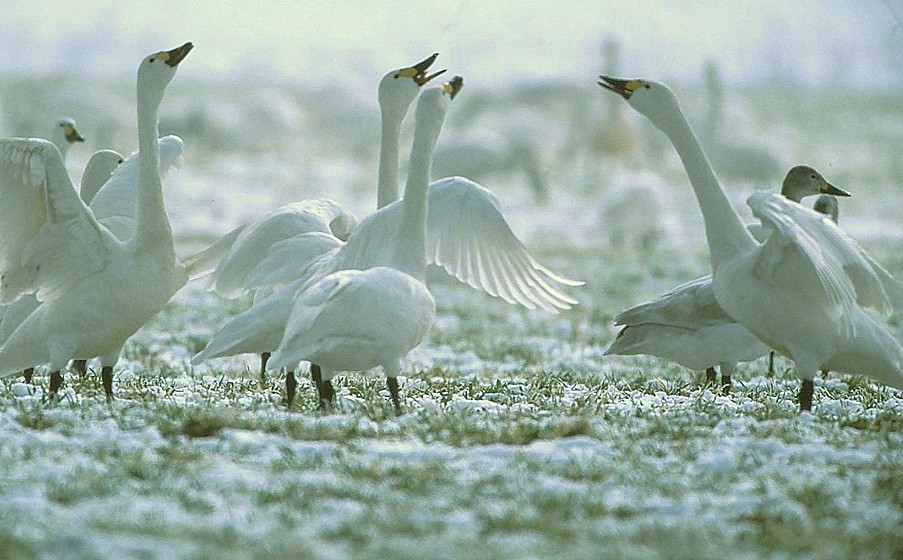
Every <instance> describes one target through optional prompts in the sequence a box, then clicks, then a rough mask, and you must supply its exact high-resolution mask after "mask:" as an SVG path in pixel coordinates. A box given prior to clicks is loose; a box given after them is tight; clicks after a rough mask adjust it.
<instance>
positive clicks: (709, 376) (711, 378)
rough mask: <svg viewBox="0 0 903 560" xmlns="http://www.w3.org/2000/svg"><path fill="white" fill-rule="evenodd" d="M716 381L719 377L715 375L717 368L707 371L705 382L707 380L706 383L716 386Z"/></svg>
mask: <svg viewBox="0 0 903 560" xmlns="http://www.w3.org/2000/svg"><path fill="white" fill-rule="evenodd" d="M716 379H717V376H716V374H715V368H714V367H710V368H709V369H707V370H705V380H706V383H711V384H713V385H714V384H715V380H716Z"/></svg>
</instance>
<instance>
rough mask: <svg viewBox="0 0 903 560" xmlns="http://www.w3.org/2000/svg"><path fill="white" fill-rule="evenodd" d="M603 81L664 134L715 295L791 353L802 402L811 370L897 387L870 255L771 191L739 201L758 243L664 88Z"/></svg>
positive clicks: (883, 296) (895, 358) (894, 355)
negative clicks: (681, 172) (688, 190)
mask: <svg viewBox="0 0 903 560" xmlns="http://www.w3.org/2000/svg"><path fill="white" fill-rule="evenodd" d="M600 84H601V85H603V86H604V87H606V88H607V89H610V90H612V91H614V92H616V93H618V94H620V95H622V96H623V97H624V98H625V99H627V100H628V103H629V104H630V105H631V106H632V107H633V108H634V109H636V110H637V111H638V112H640V113H641V114H643V115H645V116H646V117H647V118H649V119H650V121H651V122H652V123H653V124H654V125H655V126H656V127H657V128H659V129H660V130H661V131H662V132H664V133H665V135H666V136H668V138H669V139H670V140H671V142H672V144H673V145H674V147H675V149H676V150H677V152H678V155H679V156H680V158H681V160H682V161H683V163H684V168H685V169H686V171H687V174H688V176H689V178H690V183H691V185H692V186H693V190H694V192H695V194H696V198H697V201H698V203H699V206H700V209H701V211H702V214H703V220H704V223H705V229H706V239H707V241H708V244H709V252H710V257H711V262H712V270H713V281H712V286H713V289H714V293H715V298H716V300H717V301H718V304H719V305H721V307H722V308H723V309H724V310H725V311H726V312H727V313H728V314H729V315H730V316H731V317H733V318H734V319H736V320H737V321H738V322H739V323H740V324H742V325H743V326H744V327H746V328H747V329H748V330H749V331H750V332H751V333H753V335H755V336H756V337H757V338H758V339H759V340H761V341H762V342H764V343H765V344H766V345H768V346H770V347H772V348H774V349H776V350H778V351H779V352H781V353H783V354H784V355H786V356H788V357H789V358H790V359H792V360H793V361H794V364H795V365H796V370H797V375H798V376H799V377H800V378H802V379H803V386H802V390H801V392H800V399H799V400H800V408H801V409H803V410H808V409H810V408H811V406H812V379H813V378H814V376H815V374H816V373H817V372H818V370H819V369H822V368H824V369H830V370H835V371H841V372H846V373H852V374H857V375H866V376H869V377H872V378H874V379H877V380H878V381H880V382H882V383H885V384H887V385H891V386H894V387H898V388H901V387H903V348H901V346H900V344H899V343H898V342H897V341H896V339H895V337H894V335H893V333H892V332H891V330H890V328H889V327H888V326H887V324H886V322H885V319H886V317H887V316H888V315H889V313H890V312H891V311H892V308H893V306H892V303H891V302H890V301H889V299H888V297H887V293H886V291H885V289H884V287H883V286H882V283H881V281H880V279H879V276H878V274H877V273H876V272H875V270H874V268H873V266H872V262H873V261H871V260H870V259H868V258H866V257H865V256H864V252H863V251H862V249H861V248H859V247H858V245H857V244H856V243H855V242H854V241H853V240H852V239H850V238H849V237H848V236H846V235H845V234H844V233H843V232H842V231H841V230H840V229H838V228H837V226H836V225H835V224H833V223H832V222H831V221H830V220H828V219H827V218H825V216H823V215H821V214H819V213H817V212H815V211H813V210H811V209H809V208H805V207H803V206H801V205H800V204H798V203H796V202H793V201H790V200H787V199H786V198H785V197H784V196H782V195H780V194H778V193H769V192H764V191H763V192H757V193H755V194H753V195H752V196H750V197H749V198H748V200H747V204H748V205H749V207H750V208H751V209H752V211H753V214H754V215H755V216H756V217H757V218H758V219H759V220H760V221H761V222H762V224H763V225H765V226H766V227H768V228H769V229H770V230H771V232H770V235H769V237H768V240H767V241H766V242H765V243H763V244H761V245H760V244H758V243H757V242H756V241H755V240H754V239H753V237H752V236H751V235H750V234H749V232H748V231H747V230H746V228H745V227H744V226H743V224H742V222H741V221H740V217H739V216H738V215H737V213H736V212H735V211H734V209H733V208H732V207H731V206H730V203H729V201H728V199H727V196H726V195H725V193H724V190H723V189H722V187H721V185H720V183H719V182H718V180H717V178H716V177H715V174H714V172H713V171H712V169H711V167H710V166H709V164H708V161H707V160H706V157H705V155H704V153H703V151H702V148H701V147H700V146H699V144H698V142H697V141H696V138H695V136H694V135H693V132H692V131H691V129H690V127H689V124H688V123H687V121H686V119H685V118H684V116H683V114H682V112H681V110H680V106H679V104H678V102H677V99H676V98H675V97H674V95H673V93H671V91H670V90H669V89H668V88H667V87H665V86H663V85H661V84H658V83H655V82H651V81H647V80H619V79H614V78H609V77H606V76H603V77H602V82H600Z"/></svg>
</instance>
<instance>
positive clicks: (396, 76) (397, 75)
mask: <svg viewBox="0 0 903 560" xmlns="http://www.w3.org/2000/svg"><path fill="white" fill-rule="evenodd" d="M399 76H401V74H399V73H398V72H396V73H395V75H394V76H392V77H393V78H395V79H396V80H397V79H398V77H399Z"/></svg>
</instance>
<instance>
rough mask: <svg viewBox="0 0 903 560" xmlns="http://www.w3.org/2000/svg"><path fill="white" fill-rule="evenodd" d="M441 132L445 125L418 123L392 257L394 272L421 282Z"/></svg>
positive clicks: (424, 265) (423, 272)
mask: <svg viewBox="0 0 903 560" xmlns="http://www.w3.org/2000/svg"><path fill="white" fill-rule="evenodd" d="M418 117H420V115H419V114H418ZM441 130H442V127H441V125H440V126H435V125H434V124H433V123H430V122H428V118H418V120H417V124H416V126H415V129H414V142H413V146H412V147H411V160H410V162H409V164H408V179H407V182H406V183H405V188H404V198H403V199H402V206H401V208H402V209H401V220H400V221H399V224H398V231H399V233H398V238H397V239H398V242H397V243H396V245H395V253H394V255H393V257H392V263H393V264H392V266H393V268H396V269H398V270H400V271H402V272H404V273H405V274H409V275H411V276H413V277H414V278H417V279H418V280H423V279H424V278H425V275H426V213H427V191H428V190H429V182H430V167H431V166H432V162H433V150H434V149H435V147H436V141H437V140H438V138H439V132H440V131H441Z"/></svg>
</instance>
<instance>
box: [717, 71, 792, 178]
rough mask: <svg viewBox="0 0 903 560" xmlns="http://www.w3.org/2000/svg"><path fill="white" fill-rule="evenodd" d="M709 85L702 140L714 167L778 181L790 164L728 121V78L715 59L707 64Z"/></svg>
mask: <svg viewBox="0 0 903 560" xmlns="http://www.w3.org/2000/svg"><path fill="white" fill-rule="evenodd" d="M705 88H706V93H707V94H708V105H707V113H706V117H705V121H704V123H703V126H702V134H701V141H702V144H703V145H704V146H705V148H706V156H708V158H709V160H710V161H711V162H712V166H713V167H714V168H715V170H716V171H717V172H718V173H719V174H721V175H723V176H725V177H728V178H730V179H739V180H744V181H751V182H753V183H755V184H758V185H770V184H774V182H775V181H777V180H778V179H779V178H780V176H781V173H782V172H783V170H784V169H787V166H786V165H785V164H784V163H783V162H782V161H781V159H780V158H779V157H778V156H777V155H776V154H775V153H774V151H773V150H772V149H771V148H770V147H769V146H765V145H760V144H755V143H753V142H751V141H749V140H746V139H744V138H743V137H742V136H741V135H740V134H738V132H739V131H740V130H742V127H737V126H728V125H726V124H725V122H724V108H725V99H724V79H723V78H722V76H721V70H720V69H719V67H718V65H717V64H716V63H715V62H709V63H708V64H706V66H705Z"/></svg>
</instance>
